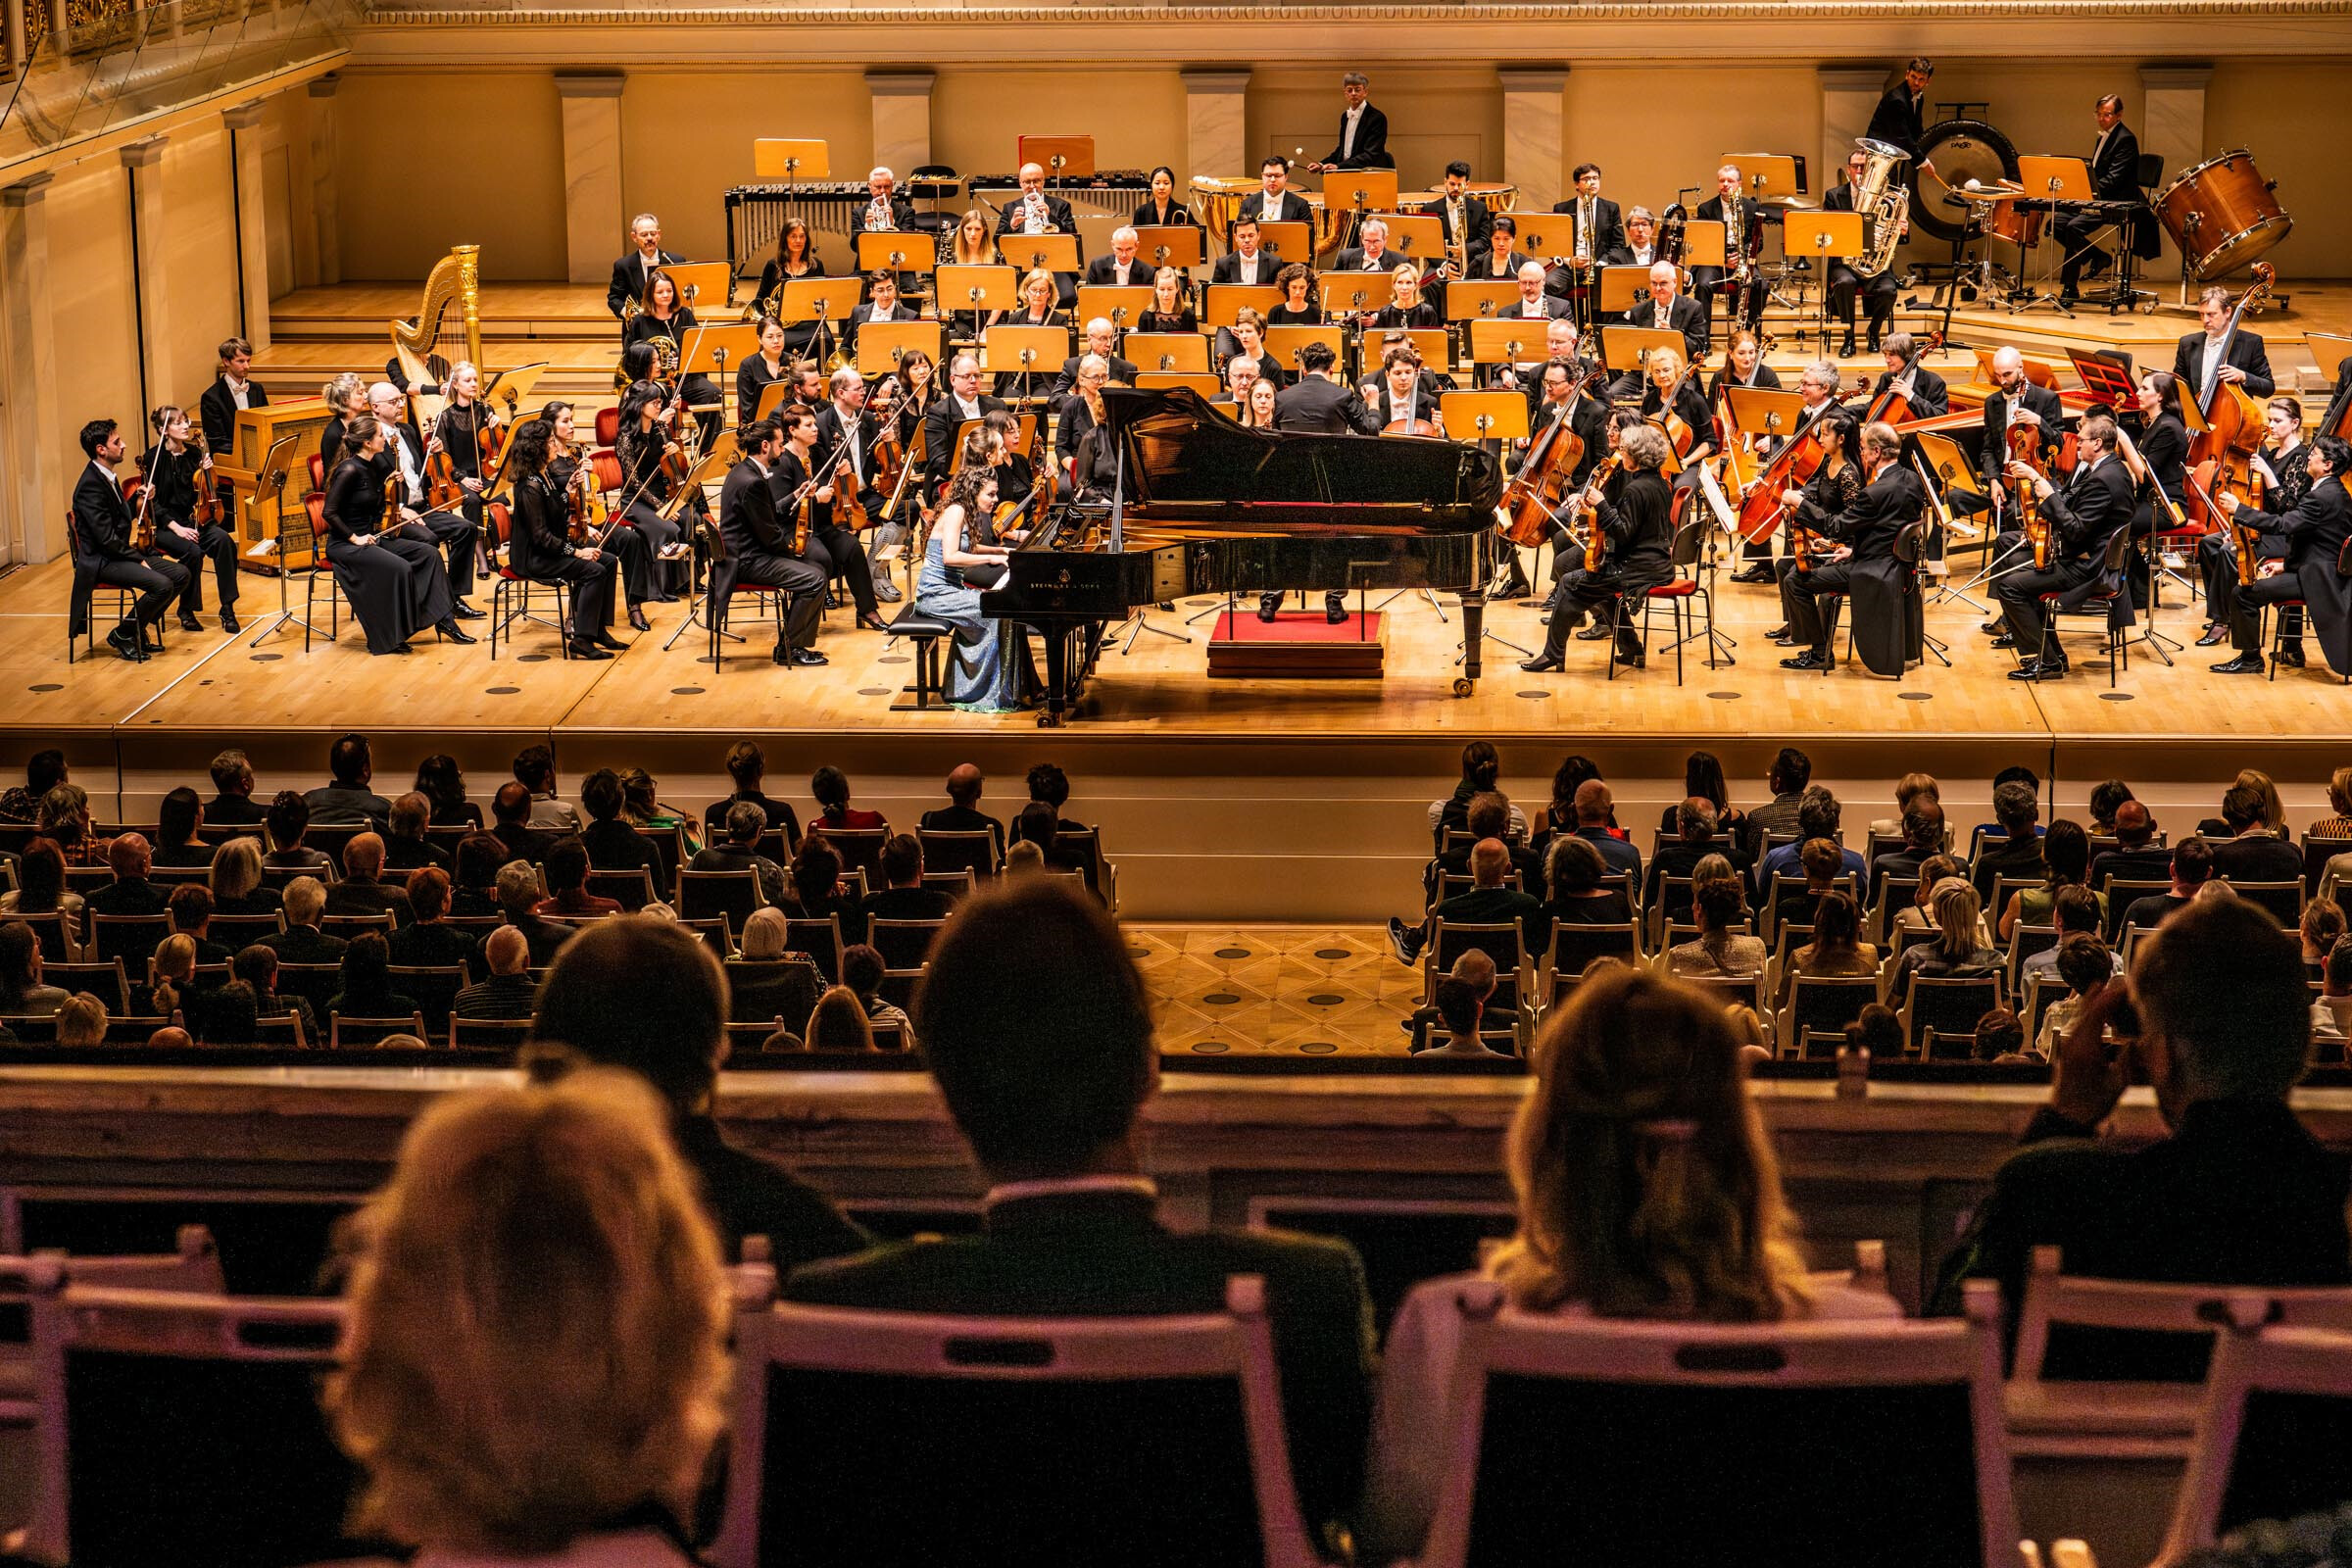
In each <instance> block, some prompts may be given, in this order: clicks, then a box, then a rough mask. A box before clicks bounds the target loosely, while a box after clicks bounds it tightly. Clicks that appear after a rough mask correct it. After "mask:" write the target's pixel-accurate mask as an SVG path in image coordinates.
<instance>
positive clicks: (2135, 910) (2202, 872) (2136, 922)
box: [2119, 838, 2302, 931]
mask: <svg viewBox="0 0 2352 1568" xmlns="http://www.w3.org/2000/svg"><path fill="white" fill-rule="evenodd" d="M2172 863H2173V885H2172V886H2171V887H2169V888H2167V889H2165V890H2164V891H2163V892H2162V893H2151V894H2149V895H2148V896H2147V897H2146V898H2144V899H2135V900H2133V901H2132V902H2131V904H2129V905H2127V906H2126V907H2125V908H2124V918H2123V924H2122V926H2120V927H2119V929H2127V930H2128V929H2129V928H2131V927H2132V926H2137V927H2139V928H2140V929H2141V930H2142V931H2153V930H2155V929H2156V928H2157V927H2158V926H2160V925H2162V924H2164V922H2165V921H2167V920H2169V919H2171V918H2172V917H2173V916H2174V915H2175V914H2176V913H2178V912H2180V910H2182V909H2185V908H2187V907H2188V904H2189V901H2190V900H2191V899H2194V898H2195V897H2196V896H2197V893H2198V890H2199V889H2201V888H2203V887H2204V886H2205V884H2206V883H2207V882H2208V881H2210V880H2211V879H2212V877H2213V846H2212V845H2210V844H2208V843H2206V842H2205V840H2203V839H2202V838H2185V839H2182V840H2181V841H2180V843H2178V844H2176V845H2174V846H2173V861H2172ZM2296 874H2297V875H2298V876H2300V875H2301V874H2302V873H2301V872H2300V871H2298V872H2297V873H2296Z"/></svg>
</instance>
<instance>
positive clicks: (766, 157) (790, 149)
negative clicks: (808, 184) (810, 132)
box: [752, 136, 833, 181]
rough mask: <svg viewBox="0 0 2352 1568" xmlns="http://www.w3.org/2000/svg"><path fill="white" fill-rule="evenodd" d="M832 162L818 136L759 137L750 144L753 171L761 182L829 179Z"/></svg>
mask: <svg viewBox="0 0 2352 1568" xmlns="http://www.w3.org/2000/svg"><path fill="white" fill-rule="evenodd" d="M832 160H833V155H832V153H831V151H830V150H829V149H828V148H827V146H826V143H825V141H824V138H822V137H818V136H807V137H802V136H760V137H757V138H755V139H754V140H753V142H752V172H753V173H754V174H756V175H758V176H759V177H760V178H761V179H781V180H786V181H792V180H802V179H831V178H832V177H833V161H832Z"/></svg>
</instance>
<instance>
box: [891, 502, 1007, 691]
mask: <svg viewBox="0 0 2352 1568" xmlns="http://www.w3.org/2000/svg"><path fill="white" fill-rule="evenodd" d="M1000 497H1002V499H1004V500H1007V501H1009V500H1013V499H1016V498H1014V497H1011V496H1005V495H1003V492H1002V490H1001V489H1000V487H999V485H998V483H997V480H996V478H995V476H994V475H993V474H992V473H991V472H990V470H989V469H987V468H985V467H981V466H978V465H977V464H975V463H972V462H970V461H968V460H967V461H966V462H965V464H964V466H963V467H962V468H961V469H959V470H958V471H957V472H956V479H955V482H954V483H953V484H952V485H950V486H949V489H948V494H947V496H946V498H945V499H944V500H943V502H942V504H941V506H940V509H939V517H938V520H937V521H936V522H935V523H934V524H933V526H932V530H931V539H930V542H929V543H928V544H927V545H926V546H925V547H924V550H923V569H922V574H921V576H920V577H919V578H918V579H917V580H916V585H915V604H916V607H917V608H918V609H920V610H921V611H922V613H924V614H926V615H931V616H934V617H936V618H938V619H940V620H944V621H946V622H948V623H949V624H950V625H952V626H954V627H955V628H956V636H955V640H954V642H953V644H952V646H951V647H950V649H949V654H948V667H947V672H946V675H945V677H944V680H943V684H945V686H946V687H947V699H948V702H949V704H950V705H951V706H953V707H956V708H960V709H964V710H966V711H974V712H983V713H1002V712H1009V711H1013V710H1015V709H1017V708H1019V707H1020V706H1021V695H1022V684H1023V683H1022V680H1021V677H1020V674H1019V673H1018V672H1017V671H1016V668H1015V665H1014V663H1013V661H1012V659H1011V657H1010V655H1011V653H1012V651H1013V649H1014V648H1015V647H1016V646H1017V647H1018V648H1019V649H1020V651H1021V652H1022V653H1023V654H1025V653H1026V652H1027V648H1028V643H1027V639H1026V638H1024V637H1022V636H1020V635H1019V634H1018V632H1017V629H1016V630H1015V631H1014V632H1013V634H1012V635H1009V636H1008V635H1007V632H1006V628H1005V626H1004V625H1003V624H1002V623H1001V622H999V621H996V620H993V619H991V618H989V617H988V616H986V615H983V614H982V613H980V592H981V589H980V584H981V583H983V582H984V581H987V580H988V573H990V572H991V571H994V572H996V573H997V574H999V579H1000V580H1001V577H1002V573H1003V572H1004V570H1005V548H1004V547H1003V546H1002V545H996V544H992V543H988V542H986V541H985V540H984V539H983V537H982V531H981V524H982V523H983V522H985V521H986V520H987V519H988V518H989V517H990V516H991V515H994V513H995V512H996V510H997V506H998V504H999V500H1000Z"/></svg>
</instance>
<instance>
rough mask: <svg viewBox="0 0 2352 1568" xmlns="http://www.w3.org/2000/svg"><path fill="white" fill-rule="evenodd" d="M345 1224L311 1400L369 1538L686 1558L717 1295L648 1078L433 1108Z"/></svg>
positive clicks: (579, 1081) (605, 1074) (709, 1403)
mask: <svg viewBox="0 0 2352 1568" xmlns="http://www.w3.org/2000/svg"><path fill="white" fill-rule="evenodd" d="M351 1234H352V1238H353V1242H354V1244H355V1255H354V1257H353V1260H352V1267H351V1273H350V1278H349V1283H348V1285H347V1287H346V1289H345V1292H344V1299H345V1301H346V1303H347V1304H348V1305H349V1307H350V1320H349V1323H348V1326H347V1328H346V1330H345V1333H344V1342H343V1346H342V1355H341V1366H340V1368H339V1369H338V1370H337V1371H336V1372H335V1374H334V1375H333V1376H332V1377H331V1378H329V1379H328V1382H327V1387H326V1395H325V1405H326V1411H327V1415H328V1418H329V1420H330V1421H331V1422H332V1424H333V1427H334V1430H335V1435H336V1438H337V1440H338V1441H339V1442H340V1443H341V1444H342V1446H343V1448H344V1451H345V1452H347V1453H349V1454H350V1455H351V1457H352V1458H353V1459H354V1460H355V1461H356V1462H357V1463H358V1464H359V1465H360V1466H361V1467H362V1468H363V1469H364V1470H365V1471H366V1472H367V1474H368V1482H367V1489H366V1492H365V1494H364V1496H363V1498H362V1502H361V1517H362V1521H363V1523H364V1524H365V1526H366V1527H367V1528H369V1529H372V1530H380V1531H382V1532H383V1533H385V1534H387V1535H389V1536H390V1537H392V1538H393V1539H394V1540H397V1541H400V1542H402V1543H404V1544H412V1545H415V1546H417V1547H419V1548H421V1549H420V1551H419V1554H418V1556H417V1559H416V1560H417V1563H419V1564H432V1563H443V1562H448V1561H453V1560H464V1561H466V1562H467V1563H489V1562H512V1561H515V1560H522V1559H540V1558H549V1557H556V1558H560V1560H562V1561H565V1562H579V1563H586V1562H590V1561H593V1562H595V1563H597V1564H600V1565H604V1564H610V1565H613V1568H671V1565H683V1564H687V1563H690V1562H692V1561H694V1558H693V1556H692V1554H691V1552H690V1550H689V1548H688V1546H687V1544H686V1537H685V1533H684V1528H683V1525H684V1521H686V1520H688V1519H690V1518H691V1510H692V1508H693V1504H694V1498H695V1494H696V1489H697V1488H698V1486H699V1485H700V1484H701V1482H702V1479H703V1476H704V1472H705V1464H706V1461H707V1460H708V1459H709V1457H710V1454H711V1446H712V1444H713V1443H714V1442H715V1441H716V1439H717V1437H718V1434H719V1431H720V1428H721V1426H722V1424H723V1421H724V1414H725V1412H724V1407H723V1403H722V1400H723V1397H724V1390H725V1385H726V1380H727V1357H726V1348H725V1346H726V1336H727V1333H728V1300H727V1283H726V1276H725V1274H724V1272H723V1271H722V1270H721V1268H720V1266H719V1254H718V1242H717V1238H716V1237H715V1235H714V1234H713V1232H712V1231H711V1222H710V1221H709V1220H708V1219H706V1218H705V1217H704V1214H703V1210H702V1206H701V1201H700V1200H699V1199H698V1198H697V1196H696V1192H695V1185H694V1181H693V1179H692V1178H691V1177H690V1175H689V1174H688V1172H687V1169H686V1167H685V1165H684V1164H683V1163H682V1162H681V1161H680V1159H679V1157H678V1155H677V1153H676V1152H675V1151H674V1150H673V1148H672V1146H671V1142H670V1134H669V1114H668V1110H667V1107H665V1106H664V1105H663V1104H662V1102H661V1100H660V1099H659V1098H658V1097H657V1096H656V1095H655V1094H654V1092H653V1091H652V1090H651V1089H650V1088H648V1087H647V1086H646V1085H645V1084H644V1083H642V1082H641V1081H639V1080H638V1079H636V1078H635V1077H633V1076H632V1075H630V1074H627V1073H623V1072H619V1071H614V1070H611V1069H602V1068H588V1069H583V1070H581V1071H578V1072H575V1073H572V1074H570V1075H568V1076H566V1077H565V1078H564V1079H563V1080H562V1081H561V1082H559V1083H557V1084H555V1085H553V1086H552V1087H547V1088H525V1089H485V1090H480V1091H476V1092H474V1093H471V1094H463V1095H452V1096H450V1097H448V1098H446V1099H443V1100H440V1101H438V1102H436V1103H433V1104H432V1105H430V1106H428V1107H427V1108H426V1109H425V1110H424V1112H423V1113H422V1114H421V1115H419V1116H418V1117H417V1120H416V1121H415V1123H413V1124H412V1125H411V1126H410V1128H409V1132H408V1136H407V1137H406V1138H405V1139H404V1140H403V1141H402V1144H401V1153H400V1161H399V1164H398V1166H397V1167H396V1168H395V1170H394V1171H393V1174H392V1179H391V1182H390V1183H389V1184H388V1185H387V1186H386V1187H385V1188H384V1190H383V1191H382V1192H381V1193H380V1194H378V1195H377V1196H376V1198H375V1199H374V1200H373V1201H371V1202H370V1203H369V1204H368V1207H367V1208H366V1209H365V1210H364V1211H363V1212H362V1213H361V1214H360V1216H359V1217H358V1218H357V1220H356V1221H355V1222H354V1225H353V1229H352V1233H351Z"/></svg>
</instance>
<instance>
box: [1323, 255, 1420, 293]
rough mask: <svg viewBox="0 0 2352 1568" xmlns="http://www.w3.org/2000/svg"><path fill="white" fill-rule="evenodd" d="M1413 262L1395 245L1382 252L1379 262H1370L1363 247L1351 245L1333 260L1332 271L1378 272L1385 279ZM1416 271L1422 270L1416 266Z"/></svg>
mask: <svg viewBox="0 0 2352 1568" xmlns="http://www.w3.org/2000/svg"><path fill="white" fill-rule="evenodd" d="M1411 260H1412V258H1410V257H1408V256H1406V255H1405V254H1404V252H1402V251H1400V250H1398V249H1397V247H1396V246H1394V245H1391V246H1390V247H1388V248H1387V249H1386V250H1384V251H1382V252H1381V253H1380V257H1379V259H1378V260H1377V261H1372V260H1368V259H1367V258H1366V257H1365V255H1364V248H1363V247H1362V246H1361V245H1349V246H1346V247H1344V248H1343V249H1342V250H1341V251H1340V253H1339V255H1337V256H1335V257H1333V258H1332V261H1331V270H1333V271H1335V272H1378V273H1380V274H1381V275H1382V276H1384V277H1385V276H1387V275H1388V274H1389V273H1391V272H1394V271H1395V270H1397V268H1398V267H1400V266H1403V265H1404V264H1405V263H1407V262H1409V261H1411ZM1414 270H1415V271H1418V270H1420V269H1419V267H1418V266H1416V267H1415V268H1414ZM1384 303H1385V302H1384Z"/></svg>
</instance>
